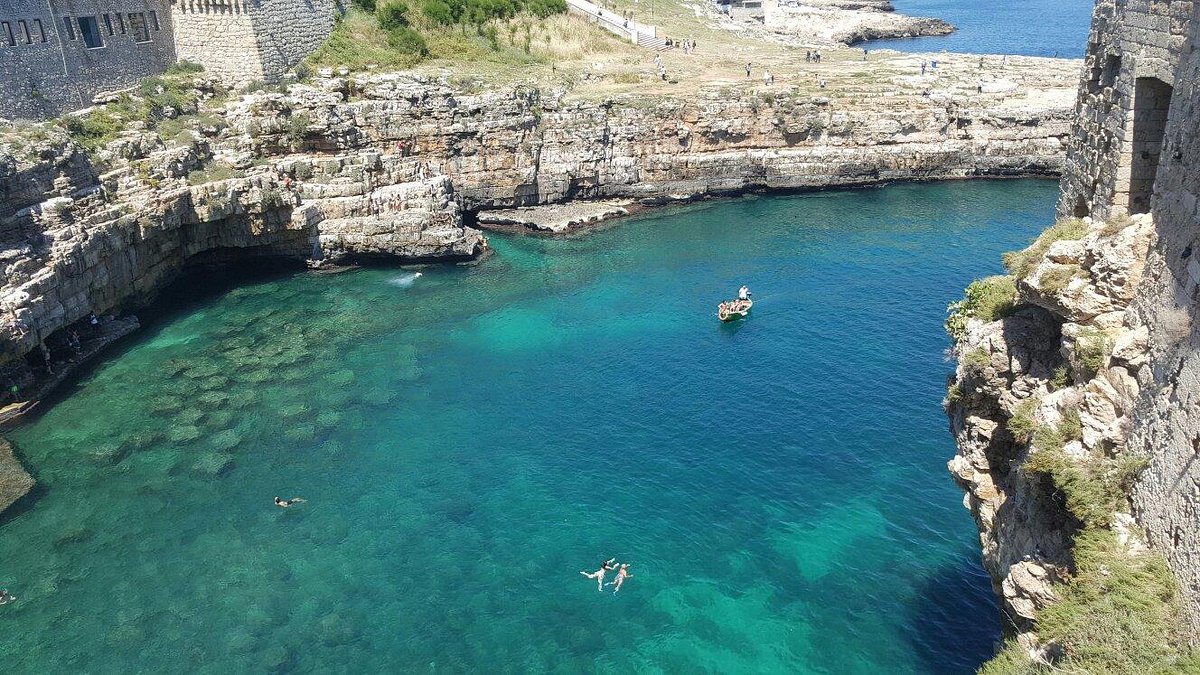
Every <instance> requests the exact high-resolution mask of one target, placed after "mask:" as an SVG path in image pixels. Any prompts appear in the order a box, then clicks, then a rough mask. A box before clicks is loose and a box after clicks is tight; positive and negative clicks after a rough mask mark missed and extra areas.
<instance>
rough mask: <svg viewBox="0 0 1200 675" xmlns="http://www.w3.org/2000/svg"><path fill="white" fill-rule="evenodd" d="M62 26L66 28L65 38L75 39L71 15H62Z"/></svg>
mask: <svg viewBox="0 0 1200 675" xmlns="http://www.w3.org/2000/svg"><path fill="white" fill-rule="evenodd" d="M63 26H65V27H66V29H67V39H68V40H74V39H75V24H74V23H72V22H71V17H69V16H64V17H63Z"/></svg>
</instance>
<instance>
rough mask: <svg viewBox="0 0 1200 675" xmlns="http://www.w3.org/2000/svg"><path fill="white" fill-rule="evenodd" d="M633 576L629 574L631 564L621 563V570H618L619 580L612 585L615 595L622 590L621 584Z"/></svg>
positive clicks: (614, 580)
mask: <svg viewBox="0 0 1200 675" xmlns="http://www.w3.org/2000/svg"><path fill="white" fill-rule="evenodd" d="M631 576H633V575H632V574H630V573H629V563H621V569H619V570H617V578H616V579H613V581H612V584H611V586H612V587H613V593H614V594H615V593H616V592H617V591H619V590H621V584H623V583H625V580H626V579H628V578H629V577H631Z"/></svg>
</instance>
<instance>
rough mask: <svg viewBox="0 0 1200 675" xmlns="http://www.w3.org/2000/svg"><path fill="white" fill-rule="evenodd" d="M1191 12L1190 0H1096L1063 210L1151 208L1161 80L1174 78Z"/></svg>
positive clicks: (1162, 102) (1099, 212)
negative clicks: (1150, 200) (1149, 199)
mask: <svg viewBox="0 0 1200 675" xmlns="http://www.w3.org/2000/svg"><path fill="white" fill-rule="evenodd" d="M1192 14H1193V3H1192V2H1190V1H1188V0H1175V1H1173V2H1162V1H1161V0H1127V1H1125V2H1117V1H1116V0H1099V1H1098V2H1097V3H1096V9H1095V11H1094V13H1093V16H1092V30H1091V34H1090V36H1089V38H1088V47H1087V57H1086V66H1085V68H1084V73H1083V79H1082V82H1081V83H1080V89H1079V101H1078V104H1077V107H1076V120H1075V123H1074V125H1073V129H1072V134H1071V141H1070V145H1069V146H1068V149H1067V164H1066V170H1065V171H1064V176H1063V182H1062V186H1063V194H1062V198H1061V200H1060V201H1059V206H1058V211H1059V215H1061V216H1083V215H1088V214H1091V215H1092V216H1094V217H1096V218H1100V219H1106V218H1109V217H1110V216H1114V215H1119V214H1124V213H1144V212H1146V211H1147V210H1148V207H1149V201H1148V198H1149V190H1148V188H1149V186H1150V185H1151V184H1152V182H1153V178H1154V169H1155V166H1156V164H1157V159H1158V146H1159V139H1160V138H1161V132H1162V127H1163V123H1164V122H1165V116H1164V115H1163V113H1165V109H1166V104H1167V103H1168V102H1169V99H1168V98H1165V97H1163V96H1162V92H1163V89H1162V87H1163V85H1165V86H1167V87H1170V86H1172V85H1173V83H1174V82H1175V72H1176V69H1177V67H1178V65H1179V61H1180V55H1181V54H1183V53H1184V52H1185V49H1184V45H1185V42H1186V40H1187V31H1188V26H1189V22H1190V20H1191V17H1192ZM1139 94H1141V96H1139ZM1135 122H1140V123H1135ZM1156 123H1157V125H1156ZM1156 126H1157V128H1155V127H1156Z"/></svg>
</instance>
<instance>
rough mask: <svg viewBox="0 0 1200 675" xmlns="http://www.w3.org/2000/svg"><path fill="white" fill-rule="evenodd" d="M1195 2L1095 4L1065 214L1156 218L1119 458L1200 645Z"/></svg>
mask: <svg viewBox="0 0 1200 675" xmlns="http://www.w3.org/2000/svg"><path fill="white" fill-rule="evenodd" d="M1197 47H1200V3H1193V2H1190V1H1187V0H1170V1H1165V0H1153V1H1152V0H1099V2H1098V3H1097V5H1096V10H1095V14H1094V15H1093V22H1092V32H1091V36H1090V39H1089V42H1088V50H1087V62H1086V68H1085V71H1084V75H1083V80H1082V83H1081V86H1080V93H1079V103H1078V111H1077V116H1076V123H1075V125H1074V129H1073V134H1072V138H1071V141H1070V145H1069V148H1068V154H1067V166H1066V172H1065V173H1064V175H1063V179H1062V189H1063V192H1062V198H1061V201H1060V202H1059V205H1058V211H1059V215H1060V216H1063V217H1067V216H1089V215H1090V216H1093V217H1095V218H1100V219H1104V220H1111V219H1114V218H1121V217H1122V216H1124V215H1125V214H1130V213H1148V214H1150V215H1151V216H1152V217H1153V223H1154V234H1155V242H1154V245H1153V246H1152V247H1151V249H1150V253H1149V257H1148V259H1147V261H1146V266H1145V270H1144V272H1143V279H1142V282H1141V284H1140V285H1139V287H1138V289H1137V293H1136V296H1135V299H1134V302H1133V305H1132V306H1131V307H1130V312H1129V314H1128V315H1127V316H1126V317H1125V323H1126V324H1128V325H1129V327H1130V328H1132V329H1133V330H1134V332H1133V333H1132V335H1133V336H1134V337H1135V339H1134V343H1133V344H1132V345H1126V347H1125V348H1126V349H1127V351H1128V353H1131V354H1133V353H1139V352H1144V353H1145V356H1144V357H1143V358H1142V359H1141V365H1140V367H1138V369H1137V391H1138V394H1137V398H1136V400H1135V404H1134V407H1133V410H1132V411H1131V414H1130V430H1129V437H1128V442H1127V445H1128V447H1127V448H1126V449H1124V450H1123V451H1124V452H1130V453H1133V454H1135V455H1141V456H1145V457H1148V458H1150V466H1149V467H1148V468H1147V469H1146V470H1144V471H1143V472H1142V473H1141V474H1140V475H1139V478H1138V480H1137V482H1136V485H1135V486H1134V491H1133V506H1134V515H1135V516H1136V517H1137V520H1138V523H1139V524H1140V525H1141V526H1142V527H1143V528H1145V531H1146V534H1147V538H1148V540H1149V542H1150V544H1151V545H1152V546H1153V547H1154V548H1155V549H1157V550H1159V551H1161V552H1162V553H1163V554H1164V555H1165V556H1166V558H1167V562H1168V564H1169V565H1170V566H1171V569H1172V570H1173V571H1174V572H1175V575H1176V577H1177V578H1178V580H1179V583H1180V590H1181V592H1182V594H1183V596H1184V598H1185V599H1186V604H1187V607H1188V609H1189V610H1190V618H1191V628H1192V631H1193V635H1195V636H1200V133H1198V130H1200V51H1197Z"/></svg>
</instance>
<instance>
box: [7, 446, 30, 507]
mask: <svg viewBox="0 0 1200 675" xmlns="http://www.w3.org/2000/svg"><path fill="white" fill-rule="evenodd" d="M32 489H33V476H30V475H29V474H28V473H26V472H25V467H23V466H21V463H20V462H18V461H17V458H16V457H15V456H14V455H13V449H12V446H11V445H9V444H8V441H4V440H0V513H3V512H4V510H5V509H7V508H8V507H10V506H12V505H13V503H14V502H16V501H17V500H18V499H20V498H21V497H24V496H25V495H26V494H28V492H29V491H30V490H32Z"/></svg>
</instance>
